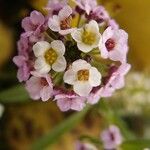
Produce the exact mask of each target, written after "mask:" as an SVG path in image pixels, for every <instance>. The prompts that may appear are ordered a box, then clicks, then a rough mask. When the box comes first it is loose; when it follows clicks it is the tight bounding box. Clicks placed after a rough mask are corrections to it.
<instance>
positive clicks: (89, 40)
mask: <svg viewBox="0 0 150 150" xmlns="http://www.w3.org/2000/svg"><path fill="white" fill-rule="evenodd" d="M82 41H83V43H85V44H87V45H92V44H93V43H94V42H95V41H96V35H95V33H92V32H90V31H87V30H85V31H84V32H83V34H82Z"/></svg>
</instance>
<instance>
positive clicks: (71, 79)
mask: <svg viewBox="0 0 150 150" xmlns="http://www.w3.org/2000/svg"><path fill="white" fill-rule="evenodd" d="M63 80H64V82H65V83H68V84H71V85H73V84H74V83H75V81H76V73H75V72H74V71H73V70H72V69H69V70H67V71H66V72H65V74H64V77H63Z"/></svg>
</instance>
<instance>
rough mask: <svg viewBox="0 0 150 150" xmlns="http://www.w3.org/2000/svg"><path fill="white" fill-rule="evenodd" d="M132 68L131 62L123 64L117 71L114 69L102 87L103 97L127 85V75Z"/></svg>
mask: <svg viewBox="0 0 150 150" xmlns="http://www.w3.org/2000/svg"><path fill="white" fill-rule="evenodd" d="M130 68H131V65H130V64H127V63H125V64H122V65H121V66H120V67H119V68H118V69H116V71H114V72H113V73H112V74H111V75H110V77H108V81H107V83H106V85H105V86H103V87H102V89H101V90H102V92H101V97H110V96H112V94H113V93H114V91H115V90H117V89H121V88H123V87H124V86H125V75H126V74H127V73H128V72H129V70H130Z"/></svg>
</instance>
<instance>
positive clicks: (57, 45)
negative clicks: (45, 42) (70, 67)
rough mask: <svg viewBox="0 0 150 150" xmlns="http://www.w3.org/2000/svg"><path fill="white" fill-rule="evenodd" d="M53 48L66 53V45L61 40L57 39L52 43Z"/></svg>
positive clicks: (62, 53)
mask: <svg viewBox="0 0 150 150" xmlns="http://www.w3.org/2000/svg"><path fill="white" fill-rule="evenodd" d="M51 46H52V48H53V49H54V50H55V51H57V53H58V54H61V55H64V53H65V45H64V44H63V42H62V41H60V40H55V41H53V42H52V43H51Z"/></svg>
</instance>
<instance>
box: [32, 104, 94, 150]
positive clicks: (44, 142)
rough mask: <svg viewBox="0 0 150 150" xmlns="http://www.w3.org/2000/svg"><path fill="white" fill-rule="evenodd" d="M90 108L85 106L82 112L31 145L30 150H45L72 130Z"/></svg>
mask: <svg viewBox="0 0 150 150" xmlns="http://www.w3.org/2000/svg"><path fill="white" fill-rule="evenodd" d="M90 108H91V106H87V107H86V108H85V109H84V110H83V111H81V112H78V113H75V114H73V115H72V116H70V117H69V118H68V119H66V120H65V121H63V122H62V123H60V124H59V125H58V126H57V127H55V128H54V129H53V130H52V131H50V132H49V133H47V134H46V135H44V136H43V137H41V138H40V139H39V140H37V141H35V143H33V145H32V147H31V149H32V150H41V149H45V148H46V147H47V146H51V145H52V144H54V143H55V142H57V141H58V139H59V138H60V137H61V136H62V135H63V134H64V133H66V132H68V131H70V130H71V129H73V128H74V127H75V126H76V125H77V124H78V123H79V122H80V121H81V120H82V119H83V118H84V116H85V115H86V114H87V112H88V111H89V109H90Z"/></svg>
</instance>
